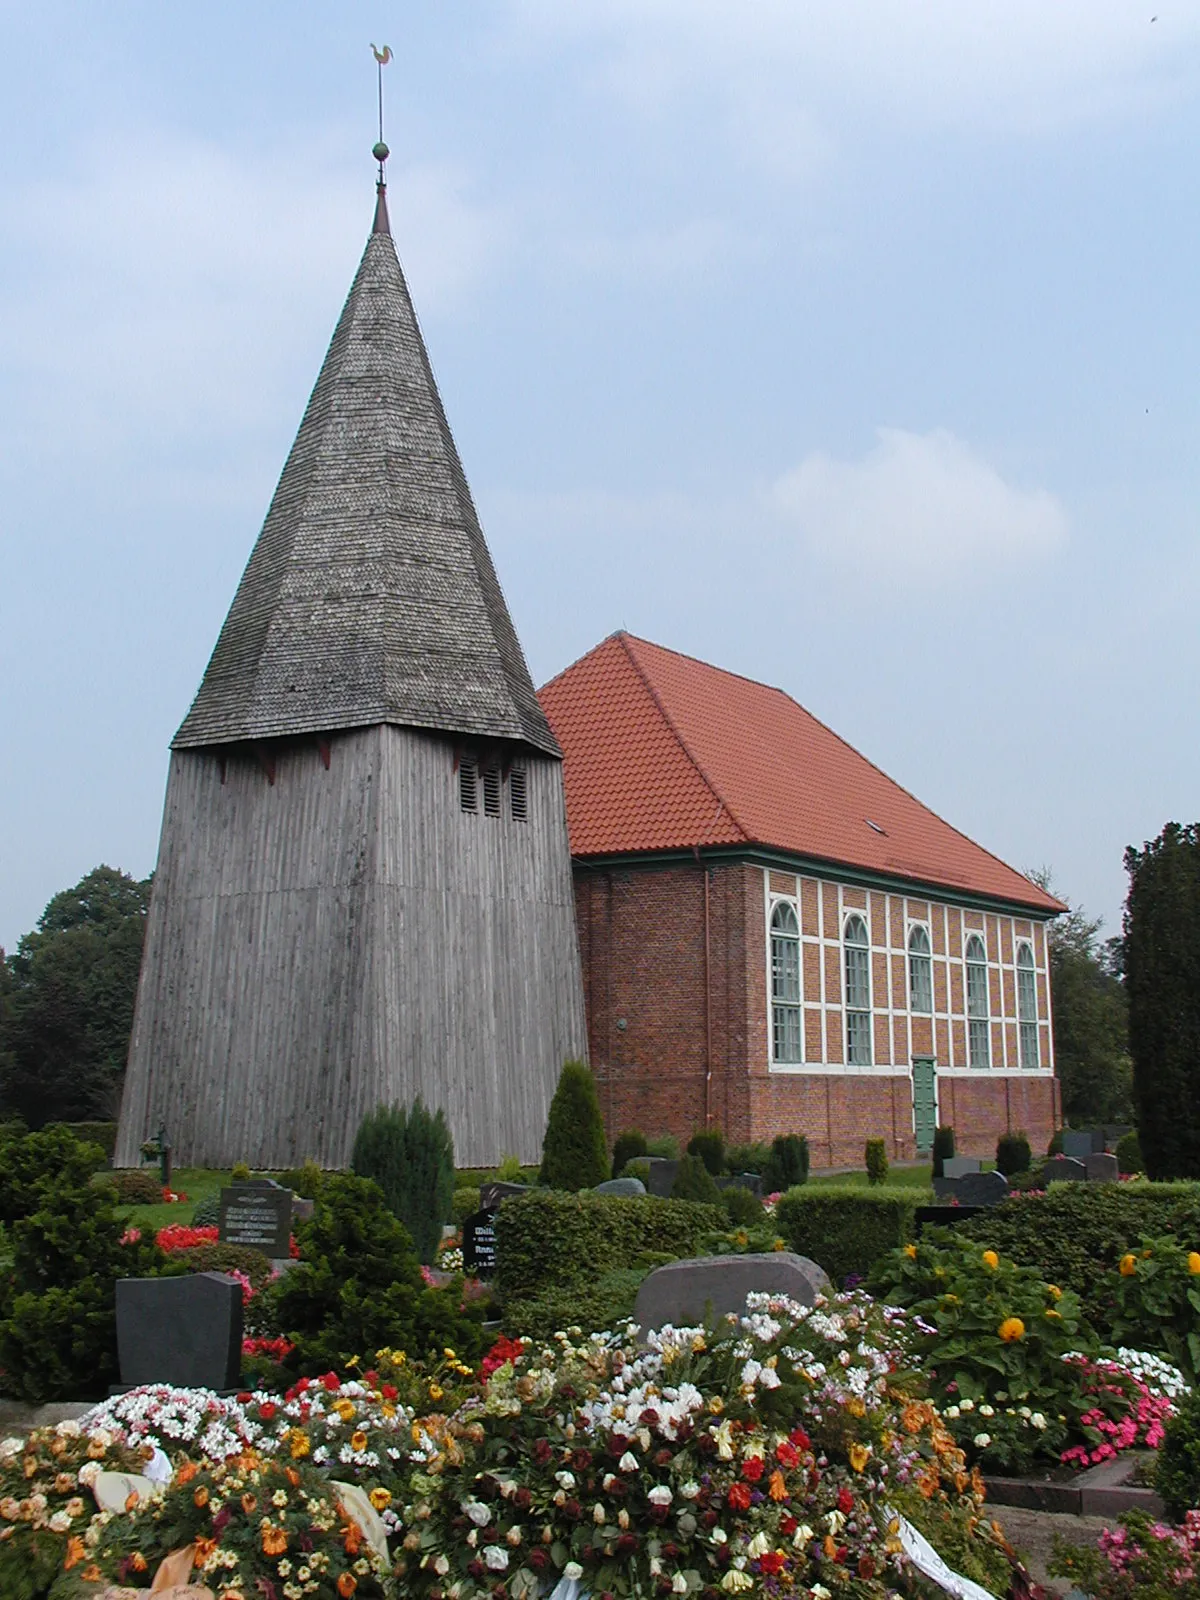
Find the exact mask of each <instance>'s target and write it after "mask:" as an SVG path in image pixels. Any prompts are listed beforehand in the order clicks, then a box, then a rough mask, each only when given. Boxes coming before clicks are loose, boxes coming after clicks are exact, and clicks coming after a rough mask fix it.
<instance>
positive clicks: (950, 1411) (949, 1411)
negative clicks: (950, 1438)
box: [944, 1406, 960, 1422]
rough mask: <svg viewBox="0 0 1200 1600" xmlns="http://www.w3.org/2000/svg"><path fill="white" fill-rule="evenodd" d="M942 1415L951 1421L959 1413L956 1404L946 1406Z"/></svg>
mask: <svg viewBox="0 0 1200 1600" xmlns="http://www.w3.org/2000/svg"><path fill="white" fill-rule="evenodd" d="M944 1415H946V1416H947V1417H949V1418H950V1420H951V1422H953V1421H954V1420H955V1418H956V1417H958V1416H959V1415H960V1412H959V1409H958V1407H957V1406H947V1407H946V1410H945V1413H944Z"/></svg>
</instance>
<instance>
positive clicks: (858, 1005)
mask: <svg viewBox="0 0 1200 1600" xmlns="http://www.w3.org/2000/svg"><path fill="white" fill-rule="evenodd" d="M842 946H843V956H844V964H845V969H846V1060H847V1061H848V1062H849V1064H850V1065H851V1066H852V1067H869V1066H870V1065H871V951H870V945H869V942H868V940H867V925H866V923H865V922H864V921H863V919H862V918H861V917H859V916H852V917H847V918H846V926H845V928H844V929H843V930H842Z"/></svg>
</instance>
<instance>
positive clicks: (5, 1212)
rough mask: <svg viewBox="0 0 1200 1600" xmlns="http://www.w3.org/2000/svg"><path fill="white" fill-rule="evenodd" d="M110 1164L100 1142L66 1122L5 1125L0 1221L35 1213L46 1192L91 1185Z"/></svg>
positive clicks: (0, 1146)
mask: <svg viewBox="0 0 1200 1600" xmlns="http://www.w3.org/2000/svg"><path fill="white" fill-rule="evenodd" d="M106 1165H107V1163H106V1161H105V1157H104V1151H103V1150H102V1149H101V1148H100V1146H99V1145H97V1144H85V1143H83V1142H82V1141H81V1140H79V1139H76V1138H75V1136H74V1135H73V1134H70V1133H68V1132H67V1130H66V1129H65V1128H64V1127H63V1126H62V1124H61V1123H60V1124H59V1125H58V1126H56V1127H52V1128H43V1129H42V1130H41V1132H40V1133H30V1132H28V1130H27V1129H26V1127H25V1124H24V1123H22V1122H10V1123H4V1124H2V1125H0V1223H3V1224H4V1226H5V1227H7V1226H8V1225H9V1224H10V1223H12V1222H16V1221H17V1220H18V1219H19V1218H22V1217H28V1216H30V1215H31V1214H32V1213H33V1212H34V1211H36V1210H37V1209H38V1206H39V1204H40V1201H41V1199H42V1197H43V1196H45V1195H47V1194H49V1193H50V1192H51V1191H57V1190H58V1189H60V1188H62V1189H75V1188H78V1187H80V1186H81V1185H85V1184H86V1183H87V1182H88V1180H89V1179H90V1178H91V1177H92V1176H93V1175H94V1174H95V1173H97V1172H99V1171H101V1169H102V1168H104V1167H105V1166H106ZM155 1198H156V1199H157V1198H158V1194H157V1191H156V1192H155ZM111 1202H112V1196H111V1194H110V1195H109V1203H110V1204H111Z"/></svg>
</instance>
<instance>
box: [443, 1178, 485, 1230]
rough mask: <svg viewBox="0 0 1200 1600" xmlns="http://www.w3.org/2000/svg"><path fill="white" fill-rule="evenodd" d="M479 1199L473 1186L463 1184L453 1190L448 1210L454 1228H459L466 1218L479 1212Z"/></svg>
mask: <svg viewBox="0 0 1200 1600" xmlns="http://www.w3.org/2000/svg"><path fill="white" fill-rule="evenodd" d="M480 1198H481V1197H480V1193H479V1189H478V1187H477V1186H476V1185H475V1184H471V1183H464V1184H460V1185H459V1187H458V1188H457V1189H455V1191H454V1197H453V1199H452V1200H451V1202H450V1210H451V1214H452V1216H453V1219H454V1224H455V1226H456V1227H458V1228H461V1227H462V1225H463V1223H464V1222H465V1221H466V1220H467V1218H468V1217H470V1216H473V1215H474V1213H475V1212H476V1211H478V1210H479V1204H480Z"/></svg>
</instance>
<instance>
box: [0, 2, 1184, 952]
mask: <svg viewBox="0 0 1200 1600" xmlns="http://www.w3.org/2000/svg"><path fill="white" fill-rule="evenodd" d="M914 13H916V14H914ZM1152 17H1156V20H1153V21H1152V20H1151V19H1152ZM371 41H375V42H376V43H379V44H382V43H384V42H386V43H389V44H390V45H391V46H392V47H393V49H394V51H395V53H396V58H395V60H394V62H393V63H392V65H391V66H390V67H388V69H387V73H386V82H387V94H388V119H387V121H388V126H387V136H388V140H389V143H390V144H391V146H392V150H393V152H394V153H393V156H392V159H391V162H390V163H389V178H390V194H389V198H390V200H391V213H392V222H393V231H394V233H395V235H396V237H397V243H398V246H399V249H400V252H401V257H402V260H403V261H404V264H405V268H406V271H407V272H408V275H409V278H410V282H411V286H412V289H413V294H414V298H415V300H416V304H417V308H418V312H419V313H420V315H421V318H422V323H423V326H424V329H425V333H426V338H427V341H428V344H429V348H430V352H431V356H432V359H433V363H434V367H435V370H436V371H437V374H438V378H439V381H440V384H441V387H442V391H443V397H444V399H445V402H446V406H447V410H448V413H449V416H450V421H451V425H452V427H453V429H454V431H455V434H456V437H457V439H458V443H459V448H460V451H461V453H462V456H463V459H464V463H465V466H466V469H467V475H468V477H469V479H470V481H471V484H472V487H473V489H474V492H475V496H476V500H477V502H478V504H479V508H480V512H481V515H482V518H483V522H484V527H485V529H486V531H487V534H488V537H489V541H490V543H491V546H492V550H493V554H494V556H495V559H496V563H497V566H498V569H499V572H500V576H501V581H502V582H503V584H504V587H505V591H506V594H507V597H508V600H509V604H510V607H511V609H512V612H513V615H514V619H515V621H516V625H517V629H518V632H519V633H520V636H521V639H522V641H523V643H524V646H525V650H526V654H527V656H528V659H529V663H530V667H531V670H532V672H533V675H534V678H535V680H536V681H538V682H542V681H544V680H545V679H546V678H547V677H550V676H552V675H553V674H554V673H555V672H557V671H558V670H559V669H560V668H561V667H563V666H564V665H566V664H567V662H569V661H570V660H572V659H574V658H575V657H577V656H578V655H580V654H582V653H583V652H584V651H586V650H587V649H589V648H590V647H591V646H592V645H593V644H595V643H596V642H597V641H598V640H599V639H601V638H602V637H603V636H604V635H606V634H607V633H609V632H611V631H612V630H613V629H614V628H617V627H627V628H629V629H631V630H632V631H634V632H636V633H639V634H642V635H644V636H646V637H648V638H651V639H653V640H656V641H657V642H659V643H662V644H666V645H670V646H673V647H675V648H677V649H681V650H685V651H689V652H691V653H693V654H696V655H699V656H701V657H703V658H705V659H707V660H710V661H714V662H716V663H718V664H720V665H722V666H726V667H729V668H732V669H734V670H737V671H740V672H744V673H747V674H750V675H752V676H754V677H758V678H762V679H764V680H766V681H769V682H772V683H776V684H779V685H780V686H781V687H783V688H785V689H786V690H788V692H790V693H791V694H792V695H794V696H795V697H796V698H797V699H798V700H800V701H801V702H802V703H803V704H804V705H806V706H807V707H808V708H809V709H810V710H811V711H813V712H814V713H815V714H816V715H818V716H820V717H822V718H823V719H824V720H825V721H827V722H829V723H830V724H832V726H833V727H835V728H836V729H837V730H838V731H839V732H840V733H841V734H842V735H843V736H845V737H846V738H848V739H849V740H851V742H853V743H854V744H856V745H857V746H858V747H859V748H860V749H862V750H863V751H864V752H865V753H866V754H867V755H868V756H870V757H871V759H873V760H874V761H876V762H877V763H878V764H879V765H880V766H882V767H883V768H884V769H885V770H886V771H888V772H889V773H890V774H891V775H892V776H893V777H894V778H896V779H897V780H899V781H900V782H902V783H904V784H905V785H906V786H907V787H909V788H910V789H912V790H913V791H914V792H915V793H916V794H917V795H919V796H920V797H921V798H922V799H923V800H924V801H926V802H927V803H928V804H930V805H932V806H933V807H934V808H935V809H937V810H938V811H940V812H941V813H942V814H943V815H944V816H946V817H947V818H948V819H949V820H950V821H952V822H953V823H954V824H955V825H956V826H958V827H960V828H962V829H963V830H964V831H966V832H968V833H970V834H971V835H973V836H974V837H975V838H977V839H978V840H979V841H980V842H981V843H983V844H985V845H986V846H987V847H989V848H990V849H992V850H994V851H995V852H996V853H997V854H999V855H1001V856H1003V857H1005V858H1006V859H1007V860H1009V861H1011V862H1012V863H1013V864H1014V865H1016V866H1018V867H1023V868H1030V867H1039V866H1048V867H1049V868H1051V869H1052V871H1053V873H1054V879H1055V883H1056V885H1057V887H1058V888H1059V891H1060V892H1061V893H1064V894H1066V895H1068V896H1069V897H1070V898H1071V899H1072V900H1073V901H1075V902H1082V904H1083V905H1084V906H1085V907H1086V908H1087V909H1088V910H1089V911H1091V912H1092V913H1093V914H1096V915H1103V916H1104V917H1105V919H1106V922H1107V924H1108V931H1110V932H1112V931H1116V924H1117V922H1118V919H1119V912H1120V905H1121V901H1122V898H1123V893H1124V873H1123V870H1122V866H1121V855H1122V850H1123V848H1124V846H1125V845H1126V844H1128V843H1141V841H1143V840H1144V839H1146V838H1149V837H1152V836H1153V835H1154V834H1156V833H1157V832H1158V830H1159V829H1160V828H1161V826H1162V824H1163V823H1164V822H1165V821H1166V820H1168V819H1169V818H1175V819H1177V820H1179V821H1191V820H1194V819H1195V818H1196V816H1197V813H1198V810H1200V807H1198V806H1197V802H1196V796H1197V792H1198V790H1200V741H1198V740H1197V738H1196V711H1195V705H1196V688H1197V677H1198V673H1197V668H1198V665H1200V659H1198V658H1200V635H1198V630H1197V627H1196V620H1195V619H1196V617H1197V614H1198V611H1200V559H1198V556H1200V545H1198V542H1197V538H1196V507H1197V498H1198V494H1197V491H1198V489H1200V452H1198V451H1197V448H1196V446H1197V434H1198V431H1200V403H1198V399H1197V373H1198V372H1200V348H1198V346H1200V339H1198V325H1197V313H1196V306H1197V283H1198V282H1200V272H1198V265H1200V263H1198V261H1197V256H1198V253H1200V251H1198V244H1200V240H1198V229H1200V221H1198V219H1200V207H1198V206H1197V193H1196V187H1197V186H1196V178H1195V173H1196V161H1197V157H1196V152H1197V150H1198V149H1200V98H1198V96H1197V88H1198V87H1200V8H1198V7H1196V6H1195V5H1194V4H1193V5H1190V6H1186V7H1185V6H1181V5H1179V4H1178V0H1161V6H1160V7H1159V9H1157V10H1156V6H1155V3H1153V0H1144V3H1137V4H1134V3H1124V0H1121V3H1118V0H1055V4H1053V5H1046V4H1044V0H1043V3H1038V4H1033V3H1032V0H1006V3H1004V4H998V3H993V0H972V4H971V5H969V6H964V5H962V4H961V0H923V3H922V5H921V6H920V7H914V6H912V5H911V3H908V0H861V3H858V4H855V3H846V0H842V3H840V4H838V5H836V6H833V5H821V4H802V3H800V0H754V3H753V4H752V5H747V4H734V3H733V0H722V3H717V0H566V3H564V0H554V3H552V0H470V3H467V0H442V3H440V4H437V5H434V4H429V3H416V0H412V3H409V4H406V5H403V6H401V5H396V4H390V3H389V4H384V3H380V4H377V5H374V6H365V5H359V4H355V3H346V0H343V3H341V4H338V5H332V4H325V5H315V4H307V3H297V0H291V3H290V4H288V5H283V4H276V3H272V0H259V3H257V4H256V5H254V6H252V7H249V6H244V5H239V6H234V5H231V4H226V3H223V0H212V3H210V4H209V5H207V6H205V7H198V8H189V9H187V10H186V11H185V9H184V8H182V7H170V8H167V7H163V6H161V5H154V6H151V5H149V4H131V3H122V0H109V3H106V4H105V5H104V6H103V7H101V6H96V5H93V4H83V3H80V4H77V5H61V4H54V3H53V0H50V3H43V4H42V5H40V6H38V7H37V8H31V7H29V6H28V5H17V4H12V3H7V0H4V3H0V944H3V945H6V946H8V947H9V948H11V947H12V946H13V944H15V941H16V938H17V936H18V935H19V934H20V933H21V932H23V931H25V930H26V929H28V928H29V927H31V926H32V925H33V923H34V921H35V920H36V918H37V916H38V915H39V914H40V912H41V909H42V907H43V906H44V904H45V902H46V900H47V899H48V898H49V896H50V895H51V894H52V893H53V892H54V891H55V890H57V889H59V888H62V887H65V886H66V885H68V884H70V883H72V882H74V881H75V880H76V879H77V878H78V877H79V876H80V875H81V874H82V873H83V872H85V871H86V870H87V869H88V868H90V867H91V866H93V865H95V864H96V863H97V862H99V861H102V860H103V861H108V862H110V863H111V864H114V865H118V866H121V867H124V868H126V869H127V870H129V871H132V872H135V873H138V874H139V875H140V874H143V873H145V872H147V871H149V870H150V868H151V867H152V866H153V863H154V856H155V851H156V847H157V839H158V828H159V821H160V813H161V805H162V793H163V784H164V780H165V773H166V759H167V745H168V742H169V739H170V737H171V735H172V733H173V732H174V730H175V728H176V727H177V726H178V724H179V722H180V721H181V720H182V718H183V715H184V713H185V711H186V710H187V707H188V704H189V702H190V700H191V697H192V695H193V693H194V692H195V689H196V687H197V685H198V683H199V680H200V676H201V673H202V671H203V668H204V664H205V662H206V660H207V657H208V654H209V652H210V650H211V648H212V645H213V643H214V641H215V639H216V635H217V631H218V628H219V626H220V623H221V621H222V619H223V617H224V614H225V611H226V609H227V607H228V604H229V601H230V599H231V598H232V595H233V591H234V588H235V586H236V583H237V579H238V577H239V575H240V572H241V569H242V567H243V565H244V564H245V561H246V558H247V556H248V554H249V552H250V549H251V546H252V544H253V542H254V539H255V537H256V535H257V533H258V530H259V527H260V524H261V521H262V517H263V514H264V512H265V509H266V505H267V502H268V499H269V497H270V493H271V490H272V488H273V485H274V481H275V478H276V476H277V474H278V472H279V469H280V467H281V465H282V462H283V458H284V455H285V453H286V450H287V448H288V445H289V443H290V441H291V438H292V435H293V433H294V431H295V428H296V425H297V423H298V421H299V418H300V414H301V412H302V410H303V407H304V403H305V400H306V398H307V395H308V390H309V388H310V386H311V384H312V382H313V380H314V378H315V376H316V372H317V369H318V366H319V364H320V360H321V357H322V354H323V352H324V348H325V345H326V342H327V340H328V337H329V334H330V332H331V331H332V328H333V324H334V322H335V320H336V317H337V313H338V310H339V309H340V306H341V301H342V298H343V296H344V294H345V291H346V289H347V287H348V285H349V282H350V278H351V276H352V273H353V270H354V267H355V265H356V263H357V259H358V256H359V254H360V252H361V249H362V245H363V240H364V237H365V234H366V230H367V228H368V226H369V222H370V214H371V206H372V200H373V190H372V183H373V168H372V164H371V161H370V155H369V151H370V146H371V144H372V143H373V141H374V137H375V129H374V117H375V99H374V97H375V84H374V64H373V62H372V59H371V54H370V49H369V43H370V42H371Z"/></svg>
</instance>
